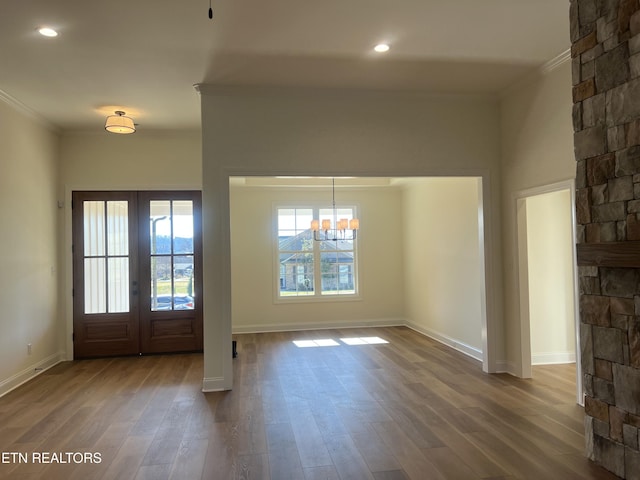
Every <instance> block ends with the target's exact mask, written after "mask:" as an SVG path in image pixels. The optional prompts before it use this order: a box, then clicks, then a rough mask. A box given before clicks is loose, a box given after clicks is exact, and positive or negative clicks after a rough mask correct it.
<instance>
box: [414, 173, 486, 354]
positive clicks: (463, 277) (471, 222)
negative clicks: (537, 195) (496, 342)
mask: <svg viewBox="0 0 640 480" xmlns="http://www.w3.org/2000/svg"><path fill="white" fill-rule="evenodd" d="M478 182H479V180H478V179H476V178H428V179H420V180H416V181H413V182H410V183H408V185H407V186H406V187H405V189H404V191H403V219H404V220H403V228H404V235H403V238H404V249H403V251H404V265H405V271H404V277H405V281H404V283H405V311H406V319H407V322H408V323H409V324H410V325H411V326H412V327H413V328H415V329H416V330H418V331H422V332H424V333H426V334H427V335H430V336H432V337H434V338H437V339H439V340H441V341H442V342H443V343H446V344H448V345H450V346H452V347H454V348H456V349H459V350H461V351H463V352H465V353H467V354H469V355H471V356H474V357H475V358H478V359H480V360H481V359H482V350H483V345H482V335H481V333H482V313H483V312H482V296H483V293H484V285H483V280H484V279H483V271H482V268H481V266H482V259H481V257H480V255H481V250H480V245H479V225H478V200H479V192H478Z"/></svg>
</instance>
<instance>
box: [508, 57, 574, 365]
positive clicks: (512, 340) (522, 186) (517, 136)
mask: <svg viewBox="0 0 640 480" xmlns="http://www.w3.org/2000/svg"><path fill="white" fill-rule="evenodd" d="M571 98H572V97H571V63H570V62H568V61H567V62H564V63H562V64H561V65H560V66H558V67H556V68H555V69H553V70H551V71H549V72H547V73H540V74H538V75H537V76H533V77H532V78H529V79H527V82H526V83H521V84H519V85H516V86H514V87H512V88H511V89H510V90H509V91H508V92H506V93H505V94H504V95H503V96H502V98H501V101H500V124H501V138H502V140H501V141H502V155H501V159H502V183H501V186H502V228H503V245H504V248H503V252H502V257H503V268H504V318H505V327H506V332H505V333H506V346H507V358H508V364H507V365H506V369H507V370H508V371H510V372H512V373H514V374H516V375H522V373H523V365H522V354H523V351H522V349H521V339H522V329H521V322H520V312H519V303H518V302H519V300H518V299H519V296H520V292H519V290H518V269H517V267H518V250H517V221H516V210H517V208H516V197H517V196H518V195H521V194H522V192H523V191H525V190H528V189H533V188H537V187H543V186H546V185H550V184H553V183H556V182H560V181H564V180H569V179H573V178H574V177H575V161H574V157H573V129H572V123H571V110H572V104H571Z"/></svg>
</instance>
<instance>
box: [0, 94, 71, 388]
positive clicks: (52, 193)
mask: <svg viewBox="0 0 640 480" xmlns="http://www.w3.org/2000/svg"><path fill="white" fill-rule="evenodd" d="M0 125H2V128H1V129H0V224H1V225H2V235H0V265H1V267H0V305H1V306H2V308H1V309H0V395H2V394H3V393H6V392H7V391H8V390H9V389H11V388H13V387H15V386H16V385H18V384H19V383H21V382H23V381H25V380H27V379H28V378H30V377H31V376H32V375H33V374H34V369H35V368H36V367H42V368H46V367H48V366H51V365H53V364H55V363H56V362H58V361H59V360H61V359H62V358H63V354H62V352H61V349H62V347H61V336H60V334H59V332H60V328H59V327H60V322H59V311H58V298H57V292H58V290H57V283H58V259H57V253H58V248H57V247H58V234H57V232H58V220H59V218H60V214H59V211H58V207H57V200H58V195H57V193H58V192H57V186H58V183H57V180H58V173H57V169H58V135H57V134H55V133H53V132H52V131H50V130H49V129H48V128H46V127H45V126H43V125H42V124H41V123H39V122H37V121H36V120H34V119H32V118H31V117H29V116H27V115H25V114H24V113H22V112H19V111H18V110H17V109H15V108H13V107H12V106H10V105H8V104H6V103H3V102H2V101H1V100H0ZM28 343H31V344H32V353H31V355H28V353H27V344H28Z"/></svg>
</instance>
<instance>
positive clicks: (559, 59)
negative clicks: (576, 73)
mask: <svg viewBox="0 0 640 480" xmlns="http://www.w3.org/2000/svg"><path fill="white" fill-rule="evenodd" d="M570 59H571V49H570V48H567V49H566V50H565V51H564V52H562V53H561V54H560V55H557V56H555V57H553V58H552V59H551V60H549V61H547V62H545V63H543V64H542V65H541V66H540V71H541V72H542V73H543V74H547V73H549V72H551V71H552V70H554V69H556V68H558V67H559V66H560V65H562V64H563V63H564V62H568V61H569V60H570Z"/></svg>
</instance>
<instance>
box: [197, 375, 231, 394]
mask: <svg viewBox="0 0 640 480" xmlns="http://www.w3.org/2000/svg"><path fill="white" fill-rule="evenodd" d="M223 390H228V389H227V388H224V378H222V377H208V378H207V377H205V378H203V379H202V391H203V392H205V393H206V392H222V391H223Z"/></svg>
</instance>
